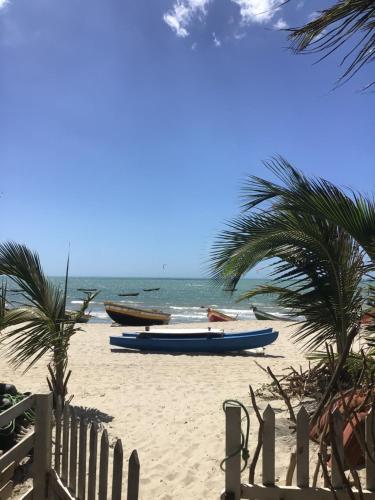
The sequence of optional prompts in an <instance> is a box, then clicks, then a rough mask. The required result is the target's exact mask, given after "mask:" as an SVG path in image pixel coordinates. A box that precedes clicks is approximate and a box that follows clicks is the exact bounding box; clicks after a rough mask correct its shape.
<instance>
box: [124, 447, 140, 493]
mask: <svg viewBox="0 0 375 500" xmlns="http://www.w3.org/2000/svg"><path fill="white" fill-rule="evenodd" d="M139 469H140V464H139V459H138V453H137V450H133V451H132V454H131V455H130V458H129V468H128V496H127V500H138V495H139Z"/></svg>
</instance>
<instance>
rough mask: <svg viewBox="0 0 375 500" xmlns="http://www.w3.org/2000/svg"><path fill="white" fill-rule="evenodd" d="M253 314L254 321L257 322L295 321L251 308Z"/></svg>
mask: <svg viewBox="0 0 375 500" xmlns="http://www.w3.org/2000/svg"><path fill="white" fill-rule="evenodd" d="M253 313H254V316H255V318H256V319H258V320H266V321H295V319H294V318H289V317H287V316H276V315H274V314H271V313H268V312H265V311H261V310H260V309H257V308H255V307H253Z"/></svg>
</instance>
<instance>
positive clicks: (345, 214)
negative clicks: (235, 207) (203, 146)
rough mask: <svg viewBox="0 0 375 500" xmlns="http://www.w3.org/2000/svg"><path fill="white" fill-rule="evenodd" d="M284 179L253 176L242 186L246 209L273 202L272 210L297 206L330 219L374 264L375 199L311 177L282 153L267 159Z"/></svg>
mask: <svg viewBox="0 0 375 500" xmlns="http://www.w3.org/2000/svg"><path fill="white" fill-rule="evenodd" d="M264 165H265V167H266V168H267V169H268V170H269V171H270V172H271V173H272V174H273V175H274V176H275V177H276V178H277V179H279V180H280V181H281V183H280V184H277V183H276V182H272V181H268V180H265V179H261V178H259V177H256V176H251V177H249V179H248V180H247V181H246V182H245V184H244V186H243V189H242V198H243V199H244V204H243V208H244V212H247V211H249V210H252V209H254V208H256V207H259V206H261V205H262V204H263V203H264V202H266V201H270V202H272V208H273V210H289V209H290V210H295V211H298V212H301V213H303V214H307V215H310V214H311V215H314V216H315V217H317V218H321V219H328V220H329V221H330V222H331V223H333V224H335V225H337V226H340V227H341V228H343V229H345V230H346V231H347V232H348V233H349V234H350V235H351V236H352V237H353V238H354V239H355V240H356V241H357V242H358V243H359V245H361V246H362V247H363V248H364V249H365V251H366V253H367V254H368V256H369V258H370V259H371V260H372V261H373V262H374V264H375V200H374V199H373V198H370V197H365V196H363V195H361V194H359V193H356V192H349V193H347V192H345V191H344V190H343V189H341V188H339V187H337V186H335V185H334V184H332V183H331V182H329V181H327V180H325V179H321V178H308V177H307V176H305V175H304V174H303V173H302V172H301V171H299V170H297V169H296V168H295V167H293V166H292V165H291V164H290V163H289V162H288V161H287V160H285V159H284V158H282V157H281V156H276V157H274V158H272V159H271V160H269V161H266V162H264Z"/></svg>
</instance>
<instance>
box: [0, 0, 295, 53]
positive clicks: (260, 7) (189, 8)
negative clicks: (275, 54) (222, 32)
mask: <svg viewBox="0 0 375 500" xmlns="http://www.w3.org/2000/svg"><path fill="white" fill-rule="evenodd" d="M0 1H2V0H0ZM3 1H4V0H3ZM173 1H174V3H173V4H172V7H171V8H170V9H169V10H168V11H167V12H166V13H165V14H164V16H163V19H164V22H165V23H166V24H167V25H168V26H169V27H170V28H171V29H172V30H173V31H174V32H175V33H176V35H177V36H179V37H181V38H186V37H187V36H189V34H190V31H189V30H190V26H191V24H192V23H193V22H194V21H195V19H199V20H200V21H202V20H204V18H205V17H206V16H207V12H208V6H209V4H211V3H213V2H214V1H215V0H173ZM227 1H228V3H232V4H233V3H234V4H236V5H237V6H238V7H239V14H240V23H239V26H238V27H234V35H233V36H234V38H236V39H240V38H243V37H244V36H245V33H244V28H245V27H246V26H247V25H249V24H265V23H273V22H274V18H275V16H276V14H277V13H278V12H279V10H280V7H281V5H282V4H283V3H284V0H227ZM234 23H235V21H234V17H233V16H232V17H230V18H229V21H228V24H230V25H234ZM273 26H274V27H275V28H277V29H284V28H287V27H288V25H287V23H286V21H285V20H284V19H283V18H281V17H280V18H279V19H278V20H277V21H276V22H275V23H274V24H273ZM212 36H213V40H214V44H215V46H216V47H220V45H221V43H222V42H221V40H219V39H218V38H217V36H216V35H215V33H213V34H212Z"/></svg>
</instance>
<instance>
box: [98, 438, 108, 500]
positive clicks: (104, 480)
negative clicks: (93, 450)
mask: <svg viewBox="0 0 375 500" xmlns="http://www.w3.org/2000/svg"><path fill="white" fill-rule="evenodd" d="M108 453H109V443H108V433H107V431H106V429H104V431H103V434H102V439H101V442H100V462H99V500H107V491H108Z"/></svg>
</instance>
